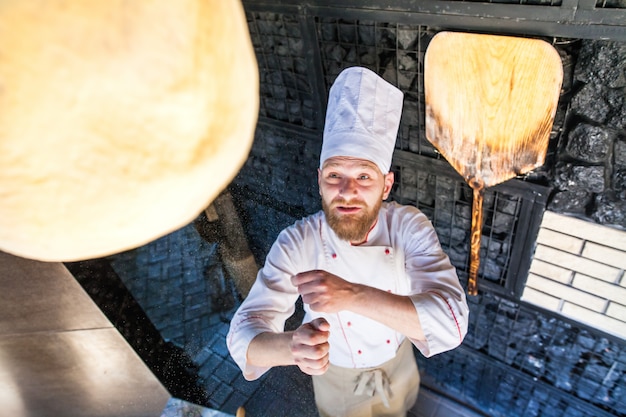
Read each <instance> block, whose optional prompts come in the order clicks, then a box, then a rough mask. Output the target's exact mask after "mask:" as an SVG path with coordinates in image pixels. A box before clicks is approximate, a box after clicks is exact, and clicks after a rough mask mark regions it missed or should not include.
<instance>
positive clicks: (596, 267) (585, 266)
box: [535, 245, 620, 282]
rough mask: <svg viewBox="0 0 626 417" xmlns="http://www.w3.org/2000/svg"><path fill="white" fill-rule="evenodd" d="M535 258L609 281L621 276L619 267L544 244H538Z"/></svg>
mask: <svg viewBox="0 0 626 417" xmlns="http://www.w3.org/2000/svg"><path fill="white" fill-rule="evenodd" d="M535 258H537V259H540V260H542V261H545V262H549V263H551V264H554V265H557V266H561V267H563V268H567V269H571V270H572V271H576V272H580V273H582V274H585V275H589V276H592V277H595V278H599V279H601V280H603V281H607V282H615V280H616V279H617V278H618V277H619V276H620V270H619V268H614V267H611V266H608V265H605V264H603V263H600V262H596V261H593V260H591V259H586V258H582V257H580V256H576V255H572V254H570V253H567V252H563V251H559V250H556V249H553V248H550V247H547V246H543V245H537V249H536V251H535Z"/></svg>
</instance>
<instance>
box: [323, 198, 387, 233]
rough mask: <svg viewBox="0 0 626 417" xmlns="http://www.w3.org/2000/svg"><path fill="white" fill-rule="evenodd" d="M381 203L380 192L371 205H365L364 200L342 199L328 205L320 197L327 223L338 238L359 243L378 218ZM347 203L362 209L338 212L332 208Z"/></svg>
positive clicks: (346, 204)
mask: <svg viewBox="0 0 626 417" xmlns="http://www.w3.org/2000/svg"><path fill="white" fill-rule="evenodd" d="M382 203H383V200H382V194H381V198H379V199H378V200H377V202H376V205H374V206H373V207H369V206H367V205H366V203H364V202H359V203H358V204H356V203H353V202H351V201H347V200H344V199H337V200H335V201H333V202H332V203H331V204H330V206H329V205H328V204H327V203H326V201H324V198H322V209H323V210H324V214H325V215H326V221H327V222H328V225H329V226H330V228H331V229H332V230H333V231H334V232H335V234H337V236H338V237H339V238H340V239H343V240H346V241H348V242H352V243H360V242H363V241H364V240H365V238H366V237H367V234H368V233H369V231H370V230H371V228H372V226H373V225H374V222H375V221H376V219H377V218H378V212H379V211H380V207H381V205H382ZM349 205H358V206H360V207H362V210H361V211H359V213H356V214H339V213H337V212H336V211H335V210H333V208H334V207H337V206H349Z"/></svg>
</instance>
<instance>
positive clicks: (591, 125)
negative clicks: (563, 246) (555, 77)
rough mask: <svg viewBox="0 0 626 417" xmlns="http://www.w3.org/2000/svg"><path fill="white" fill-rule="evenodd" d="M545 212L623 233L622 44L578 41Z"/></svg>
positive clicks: (625, 65) (625, 51)
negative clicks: (552, 212)
mask: <svg viewBox="0 0 626 417" xmlns="http://www.w3.org/2000/svg"><path fill="white" fill-rule="evenodd" d="M563 133H564V134H563V136H562V138H561V142H562V144H561V146H560V149H559V155H558V161H557V163H556V164H555V167H554V177H553V179H552V184H553V186H554V187H555V190H556V192H555V194H554V196H553V198H552V200H551V203H550V205H549V209H550V210H553V211H556V212H561V213H565V214H573V215H576V216H579V217H583V218H586V219H588V220H591V221H594V222H597V223H600V224H605V225H609V226H615V227H618V228H623V229H624V228H626V43H620V42H611V41H591V40H584V41H581V48H580V51H579V55H578V59H577V62H576V65H575V69H574V74H573V96H572V99H571V102H570V107H569V111H568V116H567V124H566V128H565V130H564V132H563Z"/></svg>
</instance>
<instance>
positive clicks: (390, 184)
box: [383, 171, 395, 200]
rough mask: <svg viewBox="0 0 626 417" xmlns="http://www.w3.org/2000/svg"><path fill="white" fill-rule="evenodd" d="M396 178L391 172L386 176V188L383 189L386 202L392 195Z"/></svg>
mask: <svg viewBox="0 0 626 417" xmlns="http://www.w3.org/2000/svg"><path fill="white" fill-rule="evenodd" d="M394 179H395V176H394V174H393V172H391V171H389V172H388V173H387V174H385V187H384V188H383V200H386V199H387V197H389V193H391V187H393V182H394Z"/></svg>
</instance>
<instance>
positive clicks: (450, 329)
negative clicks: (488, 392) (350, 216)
mask: <svg viewBox="0 0 626 417" xmlns="http://www.w3.org/2000/svg"><path fill="white" fill-rule="evenodd" d="M314 269H321V270H326V271H328V272H331V273H334V274H336V275H338V276H340V277H341V278H343V279H345V280H347V281H351V282H356V283H360V284H365V285H369V286H372V287H376V288H379V289H382V290H385V291H390V292H393V293H396V294H400V295H408V296H410V298H411V300H412V301H413V305H414V306H415V309H416V311H417V314H418V315H419V319H420V323H421V326H422V328H423V331H424V335H425V337H426V341H425V342H423V341H419V340H413V339H411V342H413V344H414V345H415V346H416V347H417V348H418V349H419V351H420V352H421V353H422V354H423V355H424V356H426V357H429V356H432V355H435V354H438V353H441V352H444V351H447V350H450V349H453V348H455V347H456V346H458V345H459V344H461V342H462V341H463V338H464V337H465V334H466V333H467V324H468V314H469V309H468V306H467V302H466V298H465V292H464V291H463V288H462V287H461V285H460V284H459V280H458V277H457V275H456V270H455V269H454V267H453V266H452V264H451V263H450V260H449V258H448V256H447V255H446V254H445V253H444V252H443V251H442V249H441V246H440V244H439V240H438V238H437V235H436V233H435V230H434V228H433V226H432V224H431V223H430V221H429V220H428V218H427V217H426V216H425V215H424V214H423V213H422V212H421V211H419V210H418V209H417V208H416V207H414V206H403V205H399V204H397V203H395V202H392V203H383V205H382V207H381V210H380V213H379V216H378V221H377V222H376V225H375V226H374V228H373V229H372V230H371V231H370V233H369V234H368V237H367V241H366V242H365V243H364V244H361V245H351V244H350V243H349V242H346V241H344V240H341V239H339V238H338V237H337V236H336V234H335V233H334V232H333V231H332V229H331V228H330V226H329V225H328V223H327V222H326V220H325V215H324V213H323V212H321V211H320V212H318V213H316V214H313V215H311V216H309V217H306V218H304V219H302V220H300V221H298V222H296V223H295V224H294V225H292V226H290V227H288V228H286V229H285V230H283V231H282V232H281V233H280V234H279V236H278V238H277V240H276V242H275V243H274V245H273V246H272V248H271V249H270V252H269V254H268V255H267V259H266V262H265V265H264V267H263V268H262V269H261V270H260V271H259V273H258V275H257V279H256V281H255V283H254V285H253V286H252V289H251V290H250V293H249V294H248V296H247V298H246V299H245V300H244V301H243V303H242V305H241V306H240V307H239V308H238V310H237V312H236V313H235V315H234V317H233V319H232V320H231V325H230V329H229V332H228V335H227V339H226V340H227V345H228V349H229V351H230V354H231V356H232V357H233V359H234V360H235V362H236V363H237V365H239V367H240V368H241V369H242V371H243V376H244V377H245V378H246V379H248V380H254V379H257V378H259V377H260V376H261V375H263V374H264V373H265V372H267V370H268V369H269V368H261V367H256V366H252V365H250V364H248V363H247V360H246V353H247V351H248V345H249V344H250V342H251V341H252V339H253V338H254V337H255V336H257V335H258V334H259V333H262V332H282V331H284V325H285V321H286V320H287V319H288V318H289V317H290V316H291V315H292V314H293V313H294V311H295V302H296V301H297V299H298V296H299V294H298V290H297V287H295V286H293V285H292V284H291V277H292V276H294V275H296V274H298V273H300V272H305V271H310V270H314ZM304 310H305V317H304V322H309V321H311V320H313V319H314V318H316V317H324V318H325V319H326V320H327V321H328V322H329V323H330V336H329V344H330V352H329V360H330V362H331V363H332V364H334V365H337V366H343V367H348V368H368V367H375V366H377V365H380V364H381V363H383V362H386V361H387V360H389V359H391V358H393V357H394V356H395V353H396V350H397V349H398V347H399V346H400V344H401V343H402V341H403V340H404V339H405V336H404V335H402V334H401V333H398V332H396V331H395V330H393V329H390V328H389V327H387V326H384V325H382V324H380V323H378V322H376V321H374V320H371V319H369V318H367V317H364V316H361V315H359V314H355V313H352V312H349V311H340V312H338V313H335V314H325V313H320V312H315V311H312V310H311V309H310V308H309V306H308V305H306V304H305V305H304Z"/></svg>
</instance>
